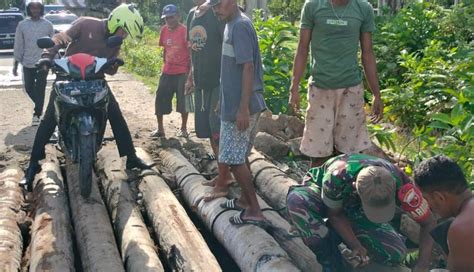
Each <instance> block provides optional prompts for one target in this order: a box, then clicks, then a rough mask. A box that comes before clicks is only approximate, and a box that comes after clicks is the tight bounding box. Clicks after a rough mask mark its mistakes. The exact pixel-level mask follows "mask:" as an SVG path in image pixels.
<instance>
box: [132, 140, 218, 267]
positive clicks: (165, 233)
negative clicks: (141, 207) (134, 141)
mask: <svg viewBox="0 0 474 272" xmlns="http://www.w3.org/2000/svg"><path fill="white" fill-rule="evenodd" d="M137 155H138V156H139V157H141V158H142V159H145V160H147V155H145V152H144V151H143V150H142V149H139V148H137ZM148 161H149V159H148ZM155 170H156V169H155ZM143 174H144V177H143V178H142V180H141V182H140V184H139V190H140V192H141V193H142V194H143V200H144V203H145V207H146V210H147V213H148V216H149V218H150V219H151V221H152V223H153V228H154V230H155V232H156V235H157V236H158V240H159V243H160V246H161V248H162V250H163V252H164V253H165V255H166V256H167V259H168V261H169V265H170V266H171V268H172V269H173V270H177V271H206V272H208V271H209V272H213V271H221V268H220V266H219V264H218V262H217V260H216V258H215V257H214V255H213V254H212V253H211V250H210V249H209V247H208V246H207V244H206V242H205V241H204V238H203V237H202V235H201V233H199V231H198V230H197V229H196V227H195V226H194V224H193V223H192V221H191V219H190V218H189V217H188V215H187V214H186V211H185V210H184V208H183V207H182V206H181V204H180V203H179V201H178V200H177V199H176V197H175V195H174V194H173V192H172V191H171V190H170V188H169V187H168V185H167V184H166V182H165V181H164V180H163V179H162V178H160V177H159V176H158V175H155V174H154V172H153V171H148V173H147V172H143Z"/></svg>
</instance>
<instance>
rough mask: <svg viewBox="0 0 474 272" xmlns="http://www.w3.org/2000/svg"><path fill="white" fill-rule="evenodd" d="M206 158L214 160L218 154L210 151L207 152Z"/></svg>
mask: <svg viewBox="0 0 474 272" xmlns="http://www.w3.org/2000/svg"><path fill="white" fill-rule="evenodd" d="M206 159H207V160H210V161H214V160H216V155H214V153H212V152H209V153H207V154H206Z"/></svg>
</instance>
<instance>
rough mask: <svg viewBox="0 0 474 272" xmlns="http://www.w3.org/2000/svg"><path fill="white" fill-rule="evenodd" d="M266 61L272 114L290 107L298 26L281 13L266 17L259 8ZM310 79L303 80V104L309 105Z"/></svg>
mask: <svg viewBox="0 0 474 272" xmlns="http://www.w3.org/2000/svg"><path fill="white" fill-rule="evenodd" d="M254 26H255V29H256V31H257V36H258V39H259V45H260V53H261V55H262V62H263V72H264V75H263V81H264V85H265V95H264V96H265V101H266V102H267V106H268V107H269V108H270V110H271V111H272V112H273V113H275V114H276V113H282V112H286V111H287V110H288V99H289V89H290V84H291V71H292V68H293V59H294V56H295V48H296V44H297V42H298V40H297V38H296V37H297V33H298V29H297V28H296V27H295V26H293V25H292V24H290V23H288V22H285V21H283V20H282V18H281V16H276V17H271V18H268V19H267V20H263V17H262V14H261V12H260V11H257V12H256V13H255V16H254ZM306 85H307V81H303V82H301V87H300V90H301V97H302V105H303V107H304V105H305V104H306V95H305V94H306Z"/></svg>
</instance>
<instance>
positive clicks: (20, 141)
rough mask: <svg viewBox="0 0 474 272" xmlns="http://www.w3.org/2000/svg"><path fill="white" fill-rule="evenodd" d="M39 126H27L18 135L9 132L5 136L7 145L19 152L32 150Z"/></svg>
mask: <svg viewBox="0 0 474 272" xmlns="http://www.w3.org/2000/svg"><path fill="white" fill-rule="evenodd" d="M37 128H38V127H32V126H27V127H24V128H22V129H21V130H20V131H18V133H17V134H16V135H14V134H12V133H8V134H7V136H6V137H5V146H8V147H11V148H13V149H14V150H15V151H17V152H20V153H27V154H28V153H29V152H30V151H31V146H32V145H33V140H34V138H35V134H36V129H37Z"/></svg>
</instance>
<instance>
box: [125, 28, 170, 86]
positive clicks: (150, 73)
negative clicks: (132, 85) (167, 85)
mask: <svg viewBox="0 0 474 272" xmlns="http://www.w3.org/2000/svg"><path fill="white" fill-rule="evenodd" d="M158 40H159V35H158V32H156V31H153V30H152V29H150V28H148V27H145V31H144V35H143V38H142V39H141V40H140V41H139V42H138V43H136V42H134V41H132V40H130V39H127V40H125V42H124V45H123V46H122V51H121V56H122V57H123V58H124V60H125V68H126V69H127V70H129V71H131V72H132V73H134V74H137V75H139V76H141V77H144V78H149V79H148V80H149V81H150V80H152V81H153V82H157V80H158V77H159V75H160V73H161V68H162V66H163V55H162V48H161V47H159V46H158Z"/></svg>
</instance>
